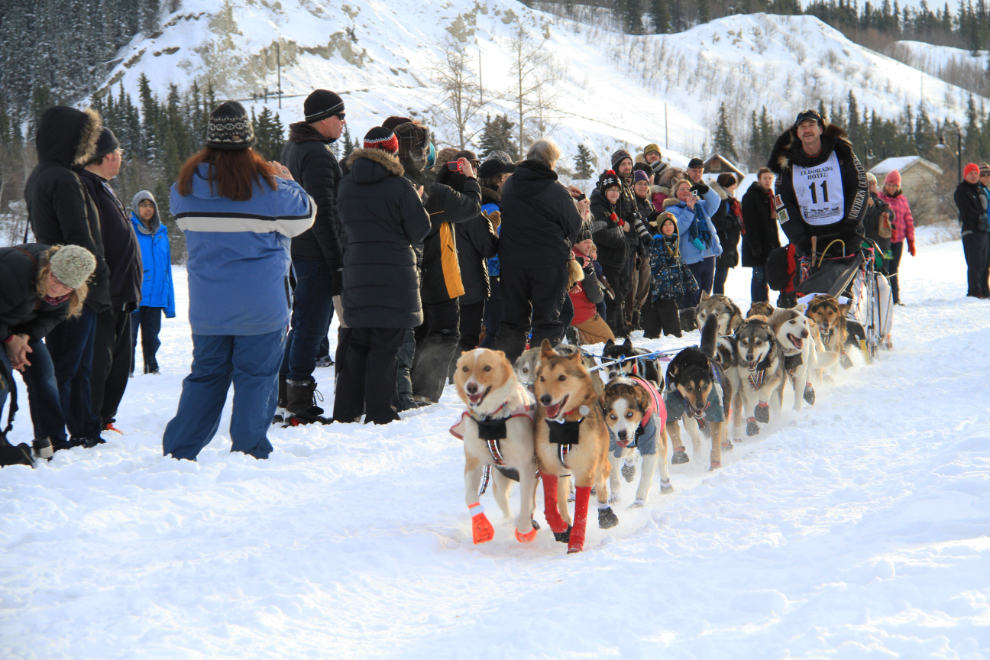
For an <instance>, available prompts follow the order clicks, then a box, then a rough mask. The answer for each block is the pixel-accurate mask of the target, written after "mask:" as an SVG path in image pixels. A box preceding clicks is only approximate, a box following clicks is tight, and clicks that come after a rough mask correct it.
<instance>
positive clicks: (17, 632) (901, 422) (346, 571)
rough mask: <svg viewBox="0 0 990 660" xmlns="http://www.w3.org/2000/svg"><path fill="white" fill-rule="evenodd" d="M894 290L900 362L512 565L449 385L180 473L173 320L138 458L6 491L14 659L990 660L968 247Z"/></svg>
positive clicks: (112, 460) (178, 341)
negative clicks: (384, 410) (423, 404)
mask: <svg viewBox="0 0 990 660" xmlns="http://www.w3.org/2000/svg"><path fill="white" fill-rule="evenodd" d="M901 272H902V275H901V276H902V277H903V278H904V283H903V286H902V290H903V297H904V300H905V301H906V303H907V306H906V307H899V308H898V309H897V317H896V320H895V324H894V338H895V351H894V352H893V353H885V354H882V355H881V357H880V359H879V361H878V362H877V363H875V364H873V365H869V366H863V367H859V366H858V367H857V368H856V369H853V370H851V371H850V372H847V373H846V374H844V375H843V378H842V380H841V382H840V383H839V384H838V385H836V386H835V387H833V388H825V387H821V386H820V387H819V388H818V402H817V404H816V405H815V406H814V407H812V408H808V407H805V409H804V411H803V412H801V413H793V412H790V411H788V412H785V413H784V415H783V418H782V419H781V420H777V422H776V424H775V425H774V426H772V427H770V428H765V429H764V430H763V433H762V434H761V435H760V436H759V437H757V438H753V439H747V440H746V441H745V442H743V443H741V444H740V445H738V446H737V447H736V448H735V450H733V451H732V452H729V453H726V454H723V465H724V467H723V468H722V470H720V471H719V472H717V473H714V474H712V473H709V472H707V471H706V470H707V461H706V460H699V459H695V458H693V457H692V461H691V462H690V463H688V464H687V465H678V466H672V468H671V473H672V478H673V485H674V488H675V492H674V494H673V495H670V496H661V495H660V493H659V486H657V485H656V483H654V486H653V489H652V490H651V494H650V499H649V502H648V505H647V507H646V508H644V509H638V510H628V509H626V507H627V506H628V505H629V504H631V503H632V501H633V498H634V491H635V488H636V485H637V483H638V481H634V483H632V484H625V483H623V490H622V495H623V501H622V503H620V504H619V505H617V506H616V507H615V511H616V513H617V515H618V516H619V519H620V524H619V526H618V527H616V528H613V529H611V530H608V531H603V530H599V529H598V528H597V526H596V525H594V523H593V520H592V522H591V524H589V528H588V539H587V543H586V546H585V548H586V550H585V552H584V553H582V554H579V555H571V556H567V555H566V554H565V553H566V546H565V545H563V544H559V543H555V542H554V541H553V537H552V535H551V534H550V533H549V531H548V529H547V527H546V525H544V526H543V529H542V530H541V531H540V532H539V533H538V535H537V540H536V541H535V542H534V543H533V544H530V545H525V546H524V545H521V544H519V543H518V542H516V541H515V539H514V537H513V521H511V520H508V521H502V520H501V514H500V513H499V512H498V508H497V506H495V504H494V501H493V500H492V499H491V497H490V495H487V496H485V497H484V498H483V499H482V502H483V503H484V504H485V505H486V507H487V509H488V511H489V514H488V515H489V518H490V519H491V520H492V522H493V523H494V524H495V528H496V532H495V540H494V541H492V542H491V543H488V544H486V545H483V546H477V547H476V546H474V545H472V543H471V531H470V519H469V517H468V514H467V511H466V507H465V506H464V496H463V478H462V474H463V452H462V450H461V445H460V442H459V441H457V440H456V439H455V438H453V437H452V436H451V435H450V434H449V433H448V432H447V429H448V428H449V426H450V425H451V424H453V423H454V421H455V419H456V417H457V415H458V414H459V411H460V408H461V406H460V405H459V404H457V403H455V395H454V393H453V389H452V388H447V390H446V391H445V393H444V397H443V400H442V402H441V404H439V405H437V406H433V407H430V408H426V409H424V410H420V411H416V412H413V413H410V414H403V420H402V421H400V422H397V423H394V424H391V425H389V426H387V427H366V426H361V425H346V426H345V425H338V424H334V425H331V426H326V427H315V426H307V427H303V428H295V429H279V430H273V432H272V434H271V436H272V442H273V444H274V445H275V452H274V453H273V454H272V456H271V459H270V460H268V461H256V460H254V459H253V458H249V457H246V456H243V455H240V454H230V453H228V452H229V447H230V442H229V437H228V436H227V425H228V422H229V400H228V408H227V411H226V414H225V418H224V421H223V423H222V424H221V427H220V434H218V436H217V437H216V438H215V439H214V441H213V443H212V444H211V445H210V446H209V447H208V448H207V449H206V450H204V451H203V452H202V454H200V460H199V462H198V463H191V462H187V461H182V462H178V461H174V460H172V459H166V458H163V457H162V456H161V435H162V431H163V429H164V426H165V424H166V423H167V422H168V420H169V419H170V418H171V416H172V414H173V413H174V411H175V407H176V405H177V402H178V396H179V391H180V387H181V380H182V378H183V377H184V376H185V374H186V372H187V369H188V364H189V360H190V352H191V342H190V339H189V329H188V324H187V323H186V321H185V319H184V315H185V307H186V302H185V300H180V304H179V305H178V308H179V314H180V316H179V318H177V319H175V320H173V321H167V322H165V324H164V325H163V330H162V340H163V347H162V350H161V352H160V353H159V356H160V358H159V359H160V362H161V365H162V372H163V374H164V375H162V376H157V377H156V376H139V377H137V378H135V379H134V380H132V381H131V383H130V387H129V388H128V391H127V394H126V396H125V399H124V402H123V404H122V406H121V410H122V413H121V416H120V420H119V423H118V426H119V427H120V428H122V429H124V430H125V431H127V435H124V436H121V437H117V436H116V435H112V434H111V435H110V437H109V438H108V443H107V444H106V445H103V446H100V447H99V448H97V449H92V450H84V449H74V450H72V451H69V452H59V453H58V454H56V457H55V459H54V460H53V461H52V462H51V463H49V464H44V465H40V466H39V468H38V469H37V470H34V471H32V470H30V469H28V468H24V467H13V468H4V469H3V470H0V548H2V553H0V657H2V658H5V659H7V658H135V657H140V658H177V657H182V658H218V657H237V658H266V659H270V658H286V659H289V658H305V657H313V658H326V657H340V658H399V657H401V658H462V657H469V656H470V657H477V658H518V657H527V658H528V657H536V658H559V657H565V656H566V657H571V658H610V657H611V658H639V657H643V658H654V657H660V656H661V655H662V656H663V657H665V658H715V657H726V658H761V659H762V658H838V659H842V660H846V659H856V658H889V657H911V658H987V657H990V632H988V631H990V603H988V598H990V536H988V534H990V458H988V454H990V452H988V450H990V389H988V388H987V386H986V379H987V373H988V370H990V353H988V351H987V349H986V347H987V346H988V345H990V302H987V301H977V300H973V299H966V298H963V294H964V293H965V264H964V262H963V256H962V248H961V246H960V244H959V242H952V243H946V244H941V245H935V246H923V247H921V248H920V249H919V256H918V257H917V258H914V259H912V258H910V257H905V258H904V261H903V262H902V271H901ZM749 274H750V271H749V270H748V269H735V270H733V271H732V272H731V275H730V277H729V295H730V296H732V297H733V298H734V299H735V300H736V301H737V302H739V303H740V306H742V307H743V308H744V309H745V307H747V306H748V298H749V296H748V290H749ZM176 276H177V277H176V279H177V287H176V290H177V294H178V295H179V296H180V297H182V298H184V296H185V294H186V287H185V279H184V272H183V271H182V270H179V271H177V273H176ZM696 339H697V335H696V334H693V335H691V336H689V337H688V338H687V339H685V340H661V341H655V342H641V341H640V342H638V343H641V344H642V345H645V346H648V347H652V348H669V347H674V346H678V345H683V344H687V343H690V342H692V341H696ZM316 376H317V378H318V379H320V380H321V383H322V389H323V390H324V391H326V392H329V391H330V390H331V389H332V387H331V384H330V383H331V379H332V372H331V370H329V369H326V370H322V369H321V370H318V371H317V373H316ZM21 391H22V392H23V386H22V389H21ZM327 399H328V401H329V400H331V399H332V397H329V396H328V397H327ZM785 403H786V400H785ZM26 410H27V409H26V406H24V411H23V412H22V414H21V416H20V417H19V419H18V424H17V427H16V429H15V432H14V434H13V439H14V440H15V441H24V440H27V439H29V437H30V430H29V429H30V425H29V423H28V414H27V411H26ZM688 452H689V454H690V453H691V447H690V443H688ZM638 476H639V475H638V474H637V479H638ZM512 502H513V508H514V509H516V507H518V493H517V491H514V492H513V498H512ZM538 502H540V503H541V505H542V495H540V494H538ZM540 508H542V506H541V507H540ZM537 519H538V520H539V521H540V522H541V523H542V522H543V517H542V511H540V512H539V513H538V515H537Z"/></svg>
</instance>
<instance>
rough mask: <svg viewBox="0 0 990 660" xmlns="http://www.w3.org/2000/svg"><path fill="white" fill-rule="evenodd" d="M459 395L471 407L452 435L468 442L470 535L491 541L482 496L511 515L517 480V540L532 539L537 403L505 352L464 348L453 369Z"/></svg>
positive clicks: (466, 471) (466, 486)
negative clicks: (489, 492)
mask: <svg viewBox="0 0 990 660" xmlns="http://www.w3.org/2000/svg"><path fill="white" fill-rule="evenodd" d="M454 385H455V386H456V388H457V395H458V396H459V397H460V398H461V401H463V402H464V404H465V405H466V406H467V410H465V411H464V412H462V413H461V417H460V419H459V420H458V421H457V423H456V424H455V425H454V426H453V427H452V428H451V429H450V433H451V434H452V435H453V436H454V437H456V438H459V439H461V440H463V441H464V501H465V504H467V507H468V512H469V513H470V514H471V536H472V539H473V540H474V542H475V543H487V542H488V541H491V540H492V539H493V538H494V536H495V528H494V527H493V526H492V524H491V522H489V520H488V517H487V516H485V508H484V506H482V504H481V502H480V499H481V496H482V495H483V494H484V493H485V491H486V490H487V489H488V486H489V484H491V486H492V494H493V495H494V496H495V502H496V503H498V506H499V508H500V509H501V510H502V515H503V516H504V517H505V518H511V517H512V512H511V510H510V507H509V495H510V491H511V488H512V483H513V482H516V481H518V482H519V491H520V498H521V506H520V511H519V517H518V519H517V523H516V539H517V540H518V541H519V542H520V543H529V542H531V541H533V540H534V539H536V530H537V529H539V526H538V525H537V524H536V521H535V520H533V510H534V509H535V508H536V481H537V469H536V454H535V450H534V448H533V407H534V406H533V402H532V399H531V398H530V395H529V392H527V391H526V390H525V389H524V388H523V387H522V386H521V385H520V384H519V382H518V381H517V380H516V373H515V371H514V370H513V369H512V365H511V364H509V361H508V360H507V359H506V357H505V354H504V353H502V351H491V350H488V349H486V348H477V349H474V350H472V351H465V352H464V353H463V354H461V357H460V358H459V359H458V360H457V365H456V366H455V367H454Z"/></svg>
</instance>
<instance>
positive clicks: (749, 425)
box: [746, 417, 760, 438]
mask: <svg viewBox="0 0 990 660" xmlns="http://www.w3.org/2000/svg"><path fill="white" fill-rule="evenodd" d="M759 434H760V425H759V424H757V423H756V418H755V417H750V418H748V419H747V420H746V435H748V436H749V437H751V438H752V437H753V436H754V435H759Z"/></svg>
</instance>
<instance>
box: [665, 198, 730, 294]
mask: <svg viewBox="0 0 990 660" xmlns="http://www.w3.org/2000/svg"><path fill="white" fill-rule="evenodd" d="M671 193H672V196H671V197H668V198H667V199H665V200H664V201H663V208H664V210H665V211H669V212H670V213H672V214H673V215H674V217H675V218H677V233H678V234H680V237H681V258H682V259H684V263H686V264H687V266H688V268H689V269H690V270H691V274H692V275H694V279H695V280H697V282H698V286H699V287H700V289H699V290H698V291H694V292H692V293H687V294H685V296H684V299H683V300H682V301H681V308H682V309H687V308H689V307H697V305H698V303H699V302H700V301H701V292H702V291H707V292H708V293H711V291H712V285H713V284H714V282H715V257H717V256H719V255H720V254H722V245H721V243H719V240H718V232H717V231H716V230H715V225H714V224H712V215H713V214H714V213H715V212H716V211H718V207H719V206H720V205H721V203H722V200H721V198H719V196H718V193H717V192H715V191H714V190H712V189H711V188H709V187H708V186H706V185H705V184H704V183H697V184H694V185H692V184H691V182H690V181H689V180H687V179H683V180H681V181H676V182H674V184H673V185H672V186H671Z"/></svg>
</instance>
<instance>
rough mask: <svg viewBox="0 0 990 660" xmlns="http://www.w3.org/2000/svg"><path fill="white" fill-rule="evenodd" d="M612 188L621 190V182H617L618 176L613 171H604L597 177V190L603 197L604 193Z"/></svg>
mask: <svg viewBox="0 0 990 660" xmlns="http://www.w3.org/2000/svg"><path fill="white" fill-rule="evenodd" d="M612 186H615V187H616V188H622V182H621V181H619V175H617V174H616V173H615V170H605V171H604V172H602V175H601V176H600V177H598V189H599V190H601V191H602V194H603V195H604V194H605V192H606V191H607V190H608V189H609V188H611V187H612Z"/></svg>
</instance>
